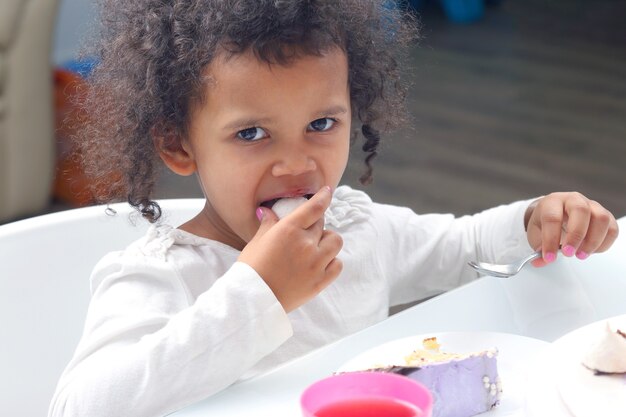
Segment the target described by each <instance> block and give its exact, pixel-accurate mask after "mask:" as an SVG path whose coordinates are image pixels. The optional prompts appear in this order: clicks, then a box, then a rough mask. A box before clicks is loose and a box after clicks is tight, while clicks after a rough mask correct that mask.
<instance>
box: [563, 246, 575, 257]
mask: <svg viewBox="0 0 626 417" xmlns="http://www.w3.org/2000/svg"><path fill="white" fill-rule="evenodd" d="M561 251H562V252H563V255H565V256H574V253H575V252H576V248H575V247H573V246H572V245H565V246H563V249H561Z"/></svg>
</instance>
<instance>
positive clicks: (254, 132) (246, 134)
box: [237, 127, 267, 142]
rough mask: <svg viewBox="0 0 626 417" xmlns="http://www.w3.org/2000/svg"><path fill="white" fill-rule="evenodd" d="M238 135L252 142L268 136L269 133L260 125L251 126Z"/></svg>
mask: <svg viewBox="0 0 626 417" xmlns="http://www.w3.org/2000/svg"><path fill="white" fill-rule="evenodd" d="M237 137H238V138H239V139H242V140H245V141H247V142H252V141H255V140H259V139H263V138H265V137H267V133H265V130H263V129H261V128H260V127H250V128H248V129H244V130H240V131H239V132H237Z"/></svg>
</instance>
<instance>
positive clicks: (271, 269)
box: [50, 0, 617, 417]
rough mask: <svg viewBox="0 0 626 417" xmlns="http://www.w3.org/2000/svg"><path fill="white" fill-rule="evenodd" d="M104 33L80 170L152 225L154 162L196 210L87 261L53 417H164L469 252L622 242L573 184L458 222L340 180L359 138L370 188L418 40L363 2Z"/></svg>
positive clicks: (414, 295)
mask: <svg viewBox="0 0 626 417" xmlns="http://www.w3.org/2000/svg"><path fill="white" fill-rule="evenodd" d="M102 21H103V23H104V27H103V30H102V33H101V34H100V35H101V38H100V44H99V49H98V50H99V51H100V56H99V58H100V62H101V64H100V66H99V67H98V69H97V71H96V73H95V75H94V79H93V80H92V86H91V90H90V91H91V95H92V96H91V98H90V101H89V102H88V103H87V105H88V109H89V111H90V113H89V114H90V117H91V118H92V119H93V124H92V125H91V130H88V131H86V132H85V135H84V136H85V139H84V140H85V141H86V143H85V145H86V147H87V150H88V152H86V154H87V155H89V161H90V162H91V163H92V164H93V166H92V168H93V172H96V173H99V174H100V175H101V177H102V178H105V179H107V178H111V177H114V173H115V172H117V171H120V172H121V173H122V179H123V183H122V184H121V185H118V186H115V187H112V188H111V191H112V192H111V195H110V196H109V197H117V195H118V194H122V195H123V196H124V197H125V198H127V199H128V201H129V202H130V204H132V205H134V206H136V207H137V208H138V209H139V210H140V211H141V213H142V214H143V215H144V217H146V218H147V219H148V220H150V221H151V222H156V220H158V218H159V217H160V215H161V212H160V209H159V207H158V205H157V204H156V203H155V202H154V201H153V200H152V192H153V185H154V177H155V172H156V170H157V162H158V161H159V160H162V161H163V162H164V163H165V165H166V166H167V167H168V168H169V169H171V170H172V171H174V172H176V173H178V174H180V175H192V174H195V175H196V176H197V178H198V180H199V182H200V185H201V188H202V190H203V192H204V196H205V197H206V204H205V206H204V208H203V210H202V211H201V212H200V213H198V215H197V216H196V217H194V218H193V219H191V220H190V221H188V222H187V223H185V224H183V225H181V226H179V227H178V228H173V227H171V226H169V225H165V224H159V225H157V226H153V227H152V228H151V229H150V230H149V232H148V234H147V235H146V236H145V237H144V238H143V239H141V240H139V241H137V242H136V243H134V244H132V245H131V246H130V247H129V248H127V249H126V250H124V251H121V252H116V253H112V254H109V255H107V256H106V257H105V258H104V259H102V261H101V262H100V263H99V264H98V265H97V266H96V268H95V270H94V272H93V275H92V278H91V279H92V297H93V298H92V301H91V305H90V307H89V312H88V315H87V319H86V324H85V329H84V335H83V338H82V340H81V342H80V344H79V346H78V348H77V350H76V353H75V356H74V358H73V359H72V361H71V362H70V364H69V365H68V367H67V369H66V370H65V372H64V374H63V376H62V377H61V380H60V382H59V385H58V388H57V391H56V394H55V396H54V398H53V401H52V404H51V408H50V415H51V416H90V417H97V416H124V415H129V416H134V417H139V416H160V415H165V414H167V413H170V412H172V411H174V410H177V409H179V408H182V407H184V406H186V405H188V404H191V403H193V402H195V401H198V400H200V399H202V398H205V397H208V396H210V395H212V394H214V393H215V392H217V391H219V390H221V389H223V388H225V387H227V386H229V385H230V384H232V383H233V382H235V381H237V380H238V379H240V378H246V377H249V376H252V375H255V374H258V373H259V372H262V371H265V370H268V369H270V368H272V367H274V366H276V365H277V364H280V363H282V362H285V361H287V360H290V359H292V358H295V357H297V356H300V355H302V354H304V353H306V352H309V351H311V350H312V349H315V348H317V347H320V346H322V345H324V344H327V343H329V342H332V341H335V340H337V339H339V338H341V337H344V336H346V335H348V334H350V333H353V332H355V331H358V330H360V329H363V328H365V327H367V326H370V325H372V324H374V323H376V322H379V321H381V320H384V319H385V318H386V317H387V314H388V310H389V307H390V306H392V305H397V304H401V303H406V302H409V301H413V300H417V299H422V298H424V297H428V296H431V295H434V294H437V293H440V292H442V291H446V290H449V289H451V288H454V287H456V286H458V285H460V284H462V283H465V282H467V281H469V280H472V279H475V278H476V277H477V276H476V274H475V273H474V272H473V271H472V270H471V269H469V268H468V267H467V266H466V263H467V261H469V260H474V259H482V260H487V261H493V262H506V261H510V260H513V259H516V258H517V257H519V256H522V255H526V254H527V253H528V252H529V251H531V250H532V249H533V248H541V250H542V251H543V259H542V260H539V261H538V262H536V265H537V266H540V265H543V264H546V263H549V262H552V261H554V259H555V258H556V255H557V251H559V244H561V245H562V249H561V251H562V253H563V254H564V255H566V256H573V255H575V256H577V257H578V258H580V259H584V258H586V257H587V256H588V255H589V254H592V253H594V252H600V251H604V250H606V249H607V248H608V247H609V246H610V245H611V243H612V242H613V241H614V240H615V238H616V236H617V224H616V222H615V219H614V218H613V216H612V215H611V214H610V213H609V212H608V211H607V210H605V209H604V208H603V207H602V206H600V205H599V204H598V203H596V202H594V201H591V200H588V199H587V198H585V197H584V196H582V195H580V194H578V193H573V192H570V193H555V194H550V195H548V196H545V197H542V198H540V199H538V200H536V201H534V202H530V201H526V202H517V203H514V204H511V205H509V206H502V207H497V208H494V209H491V210H487V211H485V212H482V213H480V214H476V215H474V216H466V217H461V218H454V217H453V216H452V215H441V214H431V215H417V214H415V213H413V212H412V211H411V210H409V209H407V208H401V207H393V206H389V205H383V204H377V203H373V202H372V201H371V200H370V199H369V198H368V196H367V195H366V194H365V193H363V192H361V191H356V190H353V189H351V188H348V187H346V186H339V183H340V180H341V176H342V174H343V171H344V169H345V167H346V163H347V159H348V152H349V147H350V144H351V142H352V141H353V140H357V139H358V138H357V136H358V135H357V133H356V132H358V133H359V135H361V136H362V137H363V138H364V145H363V149H364V150H365V152H366V154H367V161H366V162H367V167H368V168H369V169H368V172H366V174H365V176H364V178H363V181H364V182H367V181H368V180H369V178H370V176H371V166H370V162H371V161H370V160H371V157H372V156H374V155H375V154H376V149H377V145H378V142H379V139H380V136H379V134H380V132H383V131H386V130H388V129H390V128H392V127H394V126H396V125H397V124H398V123H399V122H400V121H402V120H403V111H404V110H403V97H404V88H403V87H402V86H401V84H400V83H399V80H398V64H397V62H396V56H397V55H395V54H396V52H395V51H397V49H398V47H402V46H403V45H405V44H406V43H407V42H410V41H411V39H412V38H413V37H414V33H415V32H414V30H413V29H412V24H411V23H410V21H407V20H402V19H401V18H400V16H398V15H397V13H396V12H394V11H393V10H390V9H387V8H384V7H382V6H381V5H380V4H379V2H377V1H375V0H367V1H366V0H353V1H347V0H344V1H339V2H336V1H332V0H328V1H325V0H298V1H296V0H289V1H282V0H171V1H163V0H158V1H156V0H105V1H104V4H103V7H102ZM116 193H117V194H116ZM302 196H304V197H305V198H307V199H308V201H306V202H305V203H304V204H303V205H301V206H300V207H298V208H297V209H295V211H293V212H292V213H291V214H289V215H287V216H286V217H284V218H282V219H281V220H279V219H278V218H277V216H276V214H275V213H274V212H273V211H272V206H273V204H274V203H275V202H276V201H277V200H279V199H282V198H286V197H302ZM563 231H565V232H564V233H563Z"/></svg>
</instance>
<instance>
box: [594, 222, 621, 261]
mask: <svg viewBox="0 0 626 417" xmlns="http://www.w3.org/2000/svg"><path fill="white" fill-rule="evenodd" d="M611 218H612V220H611V222H610V223H609V228H608V230H607V232H606V236H605V237H604V241H603V242H602V243H601V244H600V246H599V247H598V249H596V252H604V251H606V250H607V249H608V248H610V247H611V245H613V243H614V242H615V240H616V239H617V236H618V235H619V226H618V225H617V221H616V220H615V217H613V215H612V214H611Z"/></svg>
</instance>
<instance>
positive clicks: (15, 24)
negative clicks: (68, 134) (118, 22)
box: [0, 0, 58, 222]
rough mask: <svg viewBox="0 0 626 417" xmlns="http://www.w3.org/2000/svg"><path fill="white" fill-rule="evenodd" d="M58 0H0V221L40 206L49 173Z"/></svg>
mask: <svg viewBox="0 0 626 417" xmlns="http://www.w3.org/2000/svg"><path fill="white" fill-rule="evenodd" d="M57 6H58V0H2V1H0V178H1V179H2V180H1V181H0V222H2V221H9V220H10V219H15V218H18V217H23V216H25V215H29V214H33V213H37V212H41V211H42V210H43V209H44V208H45V207H46V206H47V205H48V204H49V200H50V195H51V185H52V179H53V176H54V164H55V143H54V114H53V110H54V109H53V100H52V66H51V51H52V39H53V36H52V35H53V30H54V23H55V21H56V17H57V13H56V12H57Z"/></svg>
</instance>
